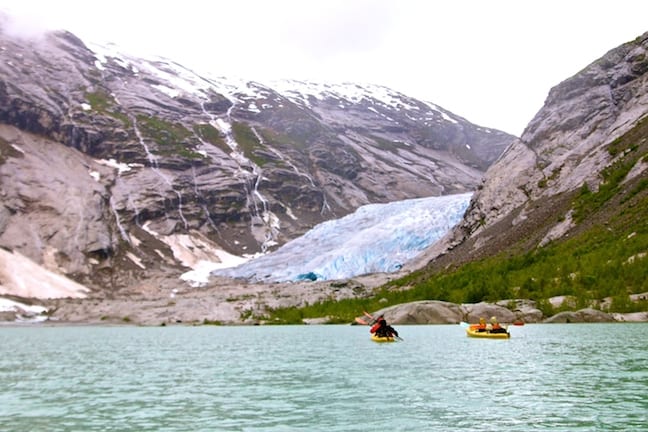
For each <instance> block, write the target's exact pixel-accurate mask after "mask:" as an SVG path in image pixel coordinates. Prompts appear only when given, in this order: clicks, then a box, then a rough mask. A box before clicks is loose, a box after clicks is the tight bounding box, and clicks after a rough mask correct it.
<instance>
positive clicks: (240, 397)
mask: <svg viewBox="0 0 648 432" xmlns="http://www.w3.org/2000/svg"><path fill="white" fill-rule="evenodd" d="M397 328H398V330H399V332H400V334H401V336H402V337H403V338H404V339H405V340H404V341H403V342H398V343H392V344H377V343H374V342H371V341H370V340H369V333H368V331H367V328H366V327H360V326H280V327H272V326H267V327H157V328H151V327H0V430H2V431H378V430H381V431H535V430H537V431H541V430H551V431H648V325H647V324H566V325H560V324H552V325H527V326H523V327H514V328H512V331H511V333H512V337H511V339H510V340H481V339H471V338H467V337H466V336H465V333H464V331H463V329H462V328H461V327H460V326H457V325H453V326H397Z"/></svg>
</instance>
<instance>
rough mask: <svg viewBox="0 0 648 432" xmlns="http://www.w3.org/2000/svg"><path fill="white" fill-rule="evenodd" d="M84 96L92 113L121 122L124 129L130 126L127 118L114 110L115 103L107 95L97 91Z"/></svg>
mask: <svg viewBox="0 0 648 432" xmlns="http://www.w3.org/2000/svg"><path fill="white" fill-rule="evenodd" d="M84 96H85V98H86V100H87V101H88V103H89V104H90V107H91V108H92V110H93V111H96V112H98V113H100V114H105V115H108V116H110V117H113V118H115V119H117V120H119V121H121V122H122V123H123V124H124V126H125V127H130V126H131V122H130V120H129V119H128V116H127V115H126V114H124V113H121V112H119V111H117V110H116V107H117V102H116V101H115V99H114V98H113V97H112V96H111V95H109V94H108V93H106V92H104V91H103V90H97V91H95V92H86V93H85V94H84Z"/></svg>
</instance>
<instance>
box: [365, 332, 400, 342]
mask: <svg viewBox="0 0 648 432" xmlns="http://www.w3.org/2000/svg"><path fill="white" fill-rule="evenodd" d="M371 340H372V341H374V342H396V338H394V337H391V336H376V335H375V334H372V335H371Z"/></svg>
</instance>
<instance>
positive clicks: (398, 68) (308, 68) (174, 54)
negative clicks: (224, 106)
mask: <svg viewBox="0 0 648 432" xmlns="http://www.w3.org/2000/svg"><path fill="white" fill-rule="evenodd" d="M0 10H3V11H5V12H9V13H10V14H12V15H14V16H18V17H19V18H20V19H18V20H17V21H16V22H17V23H18V27H20V29H21V30H24V31H25V32H28V31H29V32H33V31H36V30H37V29H40V28H43V27H48V28H65V29H67V30H69V31H71V32H73V33H75V34H76V35H77V36H79V37H81V38H82V39H83V40H84V41H86V42H97V43H104V42H113V43H115V44H116V45H118V46H119V47H122V48H123V49H124V51H127V52H129V53H132V54H136V55H142V56H152V55H159V56H163V57H167V58H170V59H172V60H175V61H177V62H179V63H181V64H183V65H185V66H188V67H190V68H193V69H196V70H198V71H208V72H210V73H213V74H216V75H219V76H232V77H242V78H248V79H252V80H257V81H261V82H263V81H264V80H267V79H274V78H292V79H304V80H312V81H320V82H333V83H335V82H358V83H369V84H380V85H385V86H387V87H390V88H393V89H394V90H397V91H400V92H403V93H405V94H407V95H409V96H413V97H416V98H419V99H423V100H426V101H429V102H433V103H435V104H437V105H440V106H442V107H443V108H446V109H448V110H450V111H452V112H454V113H455V114H457V115H460V116H462V117H465V118H467V119H468V120H469V121H471V122H473V123H476V124H479V125H482V126H487V127H493V128H496V129H501V130H504V131H506V132H509V133H512V134H515V135H520V134H521V133H522V131H523V129H524V127H525V126H526V125H527V123H528V122H529V121H530V120H531V119H532V118H533V116H534V115H535V113H536V112H537V111H538V110H539V109H540V108H541V107H542V105H543V103H544V100H545V98H546V96H547V94H548V92H549V90H550V89H551V87H553V86H554V85H556V84H558V83H560V82H561V81H563V80H564V79H566V78H568V77H570V76H572V75H573V74H575V73H577V72H578V71H579V70H581V69H582V68H584V67H585V66H587V65H588V64H589V63H591V62H592V61H594V60H596V59H598V58H599V57H601V56H602V55H603V54H605V53H606V52H607V51H609V50H610V49H612V48H615V47H616V46H618V45H620V44H622V43H624V42H627V41H630V40H633V39H634V38H635V37H637V36H639V35H640V34H642V33H644V32H645V31H648V1H645V0H615V1H614V2H612V1H602V0H589V1H586V2H582V1H568V0H540V1H535V0H533V1H532V0H500V1H494V0H493V1H488V0H444V1H437V0H420V1H418V0H409V1H408V0H399V1H396V0H391V1H387V0H220V1H214V0H176V1H166V0H156V1H151V0H128V1H125V0H110V1H90V0H85V1H84V0H78V1H72V0H56V1H52V0H41V1H38V0H0Z"/></svg>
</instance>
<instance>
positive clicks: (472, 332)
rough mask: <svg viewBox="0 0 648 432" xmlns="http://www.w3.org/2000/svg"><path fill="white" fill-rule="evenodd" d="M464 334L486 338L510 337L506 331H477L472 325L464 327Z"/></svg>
mask: <svg viewBox="0 0 648 432" xmlns="http://www.w3.org/2000/svg"><path fill="white" fill-rule="evenodd" d="M466 334H467V335H468V337H475V338H486V339H508V338H510V337H511V334H510V333H508V332H506V333H491V332H489V331H481V332H479V331H477V329H476V328H473V327H466Z"/></svg>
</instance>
